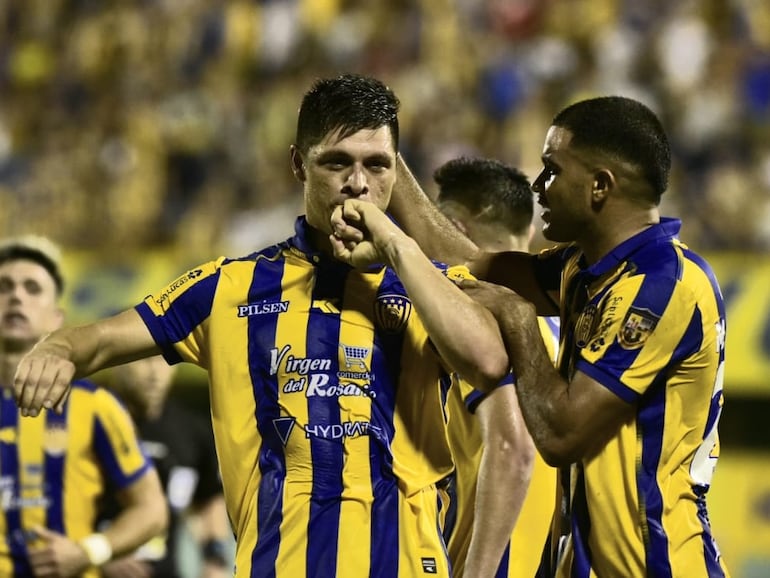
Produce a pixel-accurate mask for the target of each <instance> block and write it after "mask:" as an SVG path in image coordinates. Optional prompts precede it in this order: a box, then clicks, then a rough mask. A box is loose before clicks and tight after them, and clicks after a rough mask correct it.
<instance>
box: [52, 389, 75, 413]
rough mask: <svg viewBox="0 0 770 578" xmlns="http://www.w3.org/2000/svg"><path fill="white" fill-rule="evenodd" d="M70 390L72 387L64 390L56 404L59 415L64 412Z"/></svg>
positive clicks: (55, 407) (55, 408)
mask: <svg viewBox="0 0 770 578" xmlns="http://www.w3.org/2000/svg"><path fill="white" fill-rule="evenodd" d="M70 391H72V388H71V387H68V388H67V389H66V390H64V395H62V396H61V397H60V398H59V401H57V402H56V405H55V406H54V411H55V412H56V413H58V414H59V415H61V414H63V413H64V406H65V404H66V403H67V400H68V399H69V397H70Z"/></svg>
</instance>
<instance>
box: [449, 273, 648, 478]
mask: <svg viewBox="0 0 770 578" xmlns="http://www.w3.org/2000/svg"><path fill="white" fill-rule="evenodd" d="M461 286H462V287H463V289H464V290H465V291H466V292H467V293H468V294H470V295H472V296H473V297H474V299H477V300H479V301H480V302H481V303H483V304H484V305H485V306H487V307H488V308H489V309H490V311H492V313H493V314H494V315H495V318H496V319H497V321H498V323H499V324H500V329H501V331H502V335H503V341H504V342H505V347H506V351H507V352H508V356H509V358H510V361H511V366H512V367H513V371H514V374H515V375H516V384H517V385H516V389H517V393H518V399H519V404H520V406H521V411H522V414H523V416H524V420H525V421H526V424H527V428H528V429H529V432H530V434H531V435H532V438H533V440H534V441H535V445H536V446H537V449H538V450H539V451H540V454H541V455H542V456H543V459H545V461H546V462H548V464H549V465H552V466H564V465H569V464H571V463H574V462H577V461H580V460H581V459H582V458H584V457H587V456H590V455H591V454H593V453H594V452H596V451H598V450H599V449H600V448H602V447H603V446H604V445H605V444H606V443H607V441H608V440H609V439H610V438H611V437H612V436H613V435H614V434H615V433H616V432H617V430H618V429H619V428H620V427H621V425H622V424H623V423H625V422H627V421H628V420H629V419H631V418H632V417H633V412H634V405H633V404H631V403H627V402H625V401H623V400H622V399H621V398H620V397H618V396H617V395H615V394H614V393H612V392H611V391H610V390H609V389H607V388H606V387H604V386H603V385H602V384H601V383H599V382H598V381H596V380H594V379H592V378H591V377H589V376H587V375H585V374H584V373H582V372H580V371H577V372H576V374H575V376H574V377H573V379H572V381H570V382H567V381H565V380H564V379H563V378H562V377H561V376H560V375H559V373H558V372H557V370H556V368H555V367H554V365H553V362H552V361H551V358H550V357H549V355H548V352H547V350H546V347H545V344H544V342H543V339H542V337H541V333H540V329H539V327H538V323H537V317H536V314H535V308H534V306H533V305H532V304H531V303H530V302H528V301H527V300H525V299H523V298H521V297H520V296H518V295H516V294H515V293H513V292H512V291H510V290H508V289H506V288H504V287H501V286H499V285H493V284H490V283H485V282H482V281H470V280H468V281H466V280H464V281H462V282H461Z"/></svg>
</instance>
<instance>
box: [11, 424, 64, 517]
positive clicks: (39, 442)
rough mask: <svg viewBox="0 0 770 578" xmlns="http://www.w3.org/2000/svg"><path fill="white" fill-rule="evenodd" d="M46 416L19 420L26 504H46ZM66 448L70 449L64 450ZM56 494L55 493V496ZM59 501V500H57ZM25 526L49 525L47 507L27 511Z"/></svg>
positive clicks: (22, 488)
mask: <svg viewBox="0 0 770 578" xmlns="http://www.w3.org/2000/svg"><path fill="white" fill-rule="evenodd" d="M45 417H46V416H45V415H41V416H40V417H21V416H19V443H18V446H17V447H18V451H19V481H20V484H19V488H20V496H19V497H20V498H21V499H22V500H42V499H43V498H44V496H45V493H44V486H45V480H44V474H45V472H44V469H43V468H44V465H45V463H44V457H45V456H44V453H43V444H44V436H45V431H46V428H45V421H46V420H45ZM65 448H66V445H65V446H64V448H62V450H64V449H65ZM51 493H53V492H51ZM56 497H57V498H58V496H56ZM21 525H22V527H23V528H25V529H29V528H34V527H35V526H44V525H45V508H44V507H43V506H35V507H23V508H22V509H21Z"/></svg>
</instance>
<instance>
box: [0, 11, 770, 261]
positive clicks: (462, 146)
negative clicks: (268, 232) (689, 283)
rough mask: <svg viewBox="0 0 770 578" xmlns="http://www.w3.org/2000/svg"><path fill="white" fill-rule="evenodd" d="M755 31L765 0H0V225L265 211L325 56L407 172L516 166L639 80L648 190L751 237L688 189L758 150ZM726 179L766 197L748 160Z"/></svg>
mask: <svg viewBox="0 0 770 578" xmlns="http://www.w3.org/2000/svg"><path fill="white" fill-rule="evenodd" d="M768 39H770V4H768V3H767V2H747V1H745V0H703V1H700V2H695V1H694V0H687V1H684V2H675V3H671V2H664V1H663V0H651V1H649V2H644V3H638V2H631V1H629V0H570V1H567V0H542V1H533V0H516V1H505V2H503V1H500V0H483V1H482V2H469V1H468V0H454V1H452V0H421V1H419V2H406V1H404V0H399V1H394V2H389V3H386V4H383V3H378V2H363V3H358V2H351V1H350V0H290V1H275V0H262V1H253V0H231V1H228V2H222V1H221V0H186V1H185V2H169V1H156V2H142V1H139V0H124V1H121V2H104V3H102V2H94V1H89V0H69V1H65V0H6V1H5V2H3V3H1V4H0V203H2V206H3V207H5V208H6V210H5V211H3V213H2V214H0V226H1V227H3V229H4V230H5V231H6V232H7V233H9V234H14V233H21V232H28V231H33V232H35V231H36V232H46V233H47V234H49V235H51V236H52V237H54V238H55V239H56V240H57V241H59V242H61V243H63V244H65V245H67V246H70V247H100V248H103V249H104V250H105V251H110V250H114V249H116V248H120V249H121V250H130V249H135V250H141V249H143V248H146V247H149V246H153V245H169V244H172V245H173V244H175V245H177V246H180V247H184V250H185V251H188V252H190V253H192V255H191V259H193V260H194V259H196V258H197V257H198V255H197V254H196V253H199V252H205V254H206V255H208V254H210V251H211V245H212V244H217V243H221V244H224V243H227V239H226V238H223V236H222V234H223V232H224V231H226V230H227V229H228V228H229V227H230V226H231V225H232V224H233V223H238V224H241V223H243V222H244V219H243V218H242V215H241V214H240V213H241V211H242V210H243V207H252V208H253V207H256V210H258V211H260V210H265V211H267V210H269V209H270V210H273V209H275V210H277V211H282V209H281V206H280V205H281V204H282V203H281V201H280V199H282V198H284V197H285V194H286V193H287V192H288V191H289V190H291V189H290V187H291V183H290V182H289V181H288V178H287V177H286V174H285V173H286V172H287V171H285V170H283V164H284V162H285V152H286V150H287V147H288V146H289V144H290V141H291V135H292V132H293V126H292V125H291V122H290V120H287V119H291V118H293V116H294V115H293V112H294V110H296V108H297V107H298V105H299V102H297V97H296V95H297V94H300V93H301V88H302V87H303V86H306V85H307V84H308V82H309V79H312V78H314V77H319V76H325V75H327V74H328V73H331V72H338V71H342V70H345V71H353V72H356V71H357V72H365V73H367V74H373V75H376V76H379V77H381V78H383V79H384V80H386V81H387V82H388V83H389V84H392V85H394V87H395V88H396V89H397V90H398V92H399V94H400V95H401V96H402V102H403V103H404V106H403V111H402V118H403V134H402V142H403V145H404V146H403V153H404V155H405V156H407V157H408V160H409V162H410V165H411V166H412V167H413V169H414V171H415V173H416V174H417V176H418V177H419V178H421V179H422V181H423V182H426V183H428V182H429V181H430V175H431V174H432V172H433V170H434V169H435V168H436V167H437V166H438V165H440V164H441V163H442V162H444V161H445V160H446V159H447V158H450V157H452V156H457V155H458V154H473V155H479V156H494V157H497V158H500V159H501V160H503V161H506V162H510V163H513V164H516V165H518V166H521V167H522V169H523V170H524V171H525V172H536V171H537V169H538V167H539V159H538V157H539V151H538V147H539V144H538V143H539V142H540V139H541V136H542V135H541V134H540V127H542V126H545V125H548V123H549V121H550V118H549V117H548V116H547V112H544V111H551V110H554V109H557V108H560V107H561V106H562V105H564V104H565V103H566V102H567V101H572V100H576V99H577V98H580V97H585V96H587V95H593V94H598V93H603V94H608V93H614V94H624V95H628V96H632V97H634V98H638V99H640V100H642V101H643V102H645V103H646V104H648V105H650V106H651V107H652V108H654V109H655V110H656V112H658V113H659V114H660V115H661V117H662V118H663V119H664V120H665V122H666V125H667V129H668V132H669V134H670V135H671V137H672V142H673V144H674V146H675V151H674V152H675V154H676V155H678V156H679V157H680V158H679V159H676V162H675V163H674V164H675V166H682V167H683V170H681V171H679V172H678V173H677V174H675V175H673V177H674V178H673V182H672V184H671V185H672V186H671V189H670V190H671V193H672V194H671V199H668V200H667V202H668V203H670V204H671V206H672V207H675V208H676V209H677V210H678V211H679V212H685V211H686V212H688V213H692V212H693V208H696V210H695V213H696V215H695V216H696V219H693V218H692V215H690V221H695V222H693V223H692V225H691V229H692V230H691V231H690V234H689V237H690V238H691V239H692V244H693V245H695V246H696V247H697V246H700V247H704V248H705V247H708V248H713V249H733V248H740V249H748V250H755V251H763V250H767V249H768V247H770V244H769V241H768V235H767V233H766V232H763V230H764V229H765V228H766V227H767V226H766V225H764V224H763V222H761V220H759V219H757V220H756V221H757V222H754V220H752V221H751V222H749V223H748V224H743V225H740V226H739V229H741V230H739V231H731V230H724V229H725V228H724V227H720V228H718V229H715V228H714V226H713V224H712V223H710V222H708V221H709V219H710V218H713V215H708V214H706V213H708V211H706V210H705V209H704V208H703V206H702V205H703V203H702V195H703V192H704V191H707V190H709V189H713V188H714V187H715V186H717V185H716V183H717V182H718V181H719V179H720V178H721V177H720V174H721V171H720V170H714V169H713V167H712V166H711V165H712V163H714V162H716V163H717V164H718V165H721V163H722V160H721V159H720V158H719V155H721V154H722V152H723V151H724V150H725V149H727V150H732V151H741V155H742V156H743V159H744V160H742V161H741V162H742V163H743V166H742V169H743V170H745V171H746V172H747V174H750V175H755V176H756V175H758V174H761V173H762V171H764V170H765V169H764V168H763V167H764V164H763V163H764V162H765V160H764V156H763V154H762V153H761V151H760V152H756V149H757V148H758V147H761V146H762V143H763V142H767V141H768V138H769V137H770V65H769V64H768V63H770V40H768ZM714 155H717V157H715V156H714ZM745 184H746V185H751V186H754V187H755V188H753V189H752V190H749V191H747V192H746V193H745V194H746V195H747V197H748V198H747V199H746V201H747V202H749V203H759V205H760V206H761V207H763V208H762V210H766V209H765V205H766V204H767V197H768V196H770V192H769V189H768V183H767V180H766V179H764V178H758V179H757V178H755V177H751V178H748V182H747V183H745ZM741 186H744V185H743V184H742V185H741ZM255 191H261V192H260V195H259V196H255V195H256V193H255ZM265 191H266V192H265ZM283 212H286V213H289V214H291V213H293V212H294V209H293V207H290V208H288V209H286V210H284V211H283ZM758 212H761V211H758ZM20 215H21V218H20V217H19V216H20ZM698 219H700V221H699V220H698ZM289 225H290V223H289ZM731 226H732V225H728V227H731ZM193 231H194V233H193ZM692 233H697V234H696V235H695V236H693V234H692ZM239 238H240V237H239ZM537 242H538V240H537V239H536V247H535V248H537ZM257 244H258V243H257ZM222 249H223V250H227V249H228V247H223V248H222Z"/></svg>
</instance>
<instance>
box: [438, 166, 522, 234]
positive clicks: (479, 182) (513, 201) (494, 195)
mask: <svg viewBox="0 0 770 578" xmlns="http://www.w3.org/2000/svg"><path fill="white" fill-rule="evenodd" d="M433 179H434V180H435V181H436V184H438V186H439V193H438V198H437V200H438V201H439V202H441V201H455V202H457V203H460V204H461V205H463V206H464V207H465V208H467V209H468V211H469V212H470V213H471V215H473V216H474V218H476V219H479V220H481V221H482V222H487V223H489V222H498V223H501V224H502V225H504V226H505V227H506V228H507V229H509V230H510V231H511V232H512V233H514V234H516V235H522V234H525V233H526V232H527V230H528V228H529V225H530V224H531V223H532V214H533V211H534V207H533V205H534V201H533V195H532V188H531V186H530V182H529V180H528V179H527V177H526V176H525V175H524V173H522V172H521V171H520V170H519V169H517V168H514V167H511V166H509V165H506V164H505V163H503V162H501V161H498V160H496V159H486V158H469V157H460V158H456V159H452V160H450V161H448V162H446V163H444V164H443V165H441V166H440V167H439V168H437V169H436V170H435V172H434V173H433Z"/></svg>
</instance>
